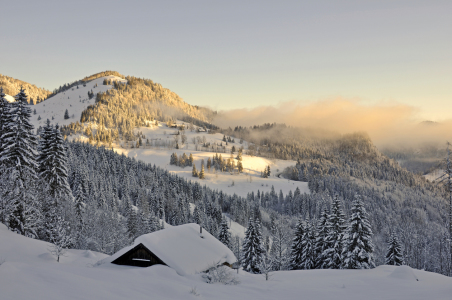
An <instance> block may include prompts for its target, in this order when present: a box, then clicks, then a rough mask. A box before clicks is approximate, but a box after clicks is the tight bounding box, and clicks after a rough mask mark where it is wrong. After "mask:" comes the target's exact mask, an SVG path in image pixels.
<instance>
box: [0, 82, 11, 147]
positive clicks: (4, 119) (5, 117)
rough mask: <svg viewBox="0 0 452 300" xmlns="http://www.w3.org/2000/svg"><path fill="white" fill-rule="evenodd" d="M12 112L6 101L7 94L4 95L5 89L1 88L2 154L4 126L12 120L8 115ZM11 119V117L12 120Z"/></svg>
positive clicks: (0, 145)
mask: <svg viewBox="0 0 452 300" xmlns="http://www.w3.org/2000/svg"><path fill="white" fill-rule="evenodd" d="M9 111H10V104H9V102H8V101H6V99H5V93H3V87H0V153H1V152H2V149H3V147H2V145H3V142H2V141H3V139H2V133H3V125H4V124H5V123H7V122H10V121H11V120H8V115H10V113H9ZM10 118H11V117H9V119H10Z"/></svg>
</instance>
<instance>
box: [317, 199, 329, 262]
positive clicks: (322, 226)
mask: <svg viewBox="0 0 452 300" xmlns="http://www.w3.org/2000/svg"><path fill="white" fill-rule="evenodd" d="M328 219H329V218H328V212H327V210H326V208H325V209H323V210H322V213H321V214H320V219H319V221H318V226H317V229H318V230H317V235H316V249H315V253H316V268H317V269H324V268H327V266H326V265H325V257H324V252H325V250H326V249H327V248H328V242H327V237H328V229H329V227H330V226H329V223H328Z"/></svg>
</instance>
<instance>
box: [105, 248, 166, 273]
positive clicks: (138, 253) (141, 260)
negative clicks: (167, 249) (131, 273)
mask: <svg viewBox="0 0 452 300" xmlns="http://www.w3.org/2000/svg"><path fill="white" fill-rule="evenodd" d="M112 263H114V264H117V265H126V266H135V267H150V266H152V265H157V264H159V265H166V264H165V263H164V262H163V261H162V260H161V259H159V258H158V257H157V256H156V255H155V254H154V253H152V252H151V251H150V250H149V249H147V248H146V247H144V246H142V245H141V244H140V245H138V246H137V247H135V248H133V249H132V250H130V251H128V252H126V253H125V254H123V255H122V256H120V257H118V258H117V259H116V260H114V261H112Z"/></svg>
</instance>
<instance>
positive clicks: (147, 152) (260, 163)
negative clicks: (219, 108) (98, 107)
mask: <svg viewBox="0 0 452 300" xmlns="http://www.w3.org/2000/svg"><path fill="white" fill-rule="evenodd" d="M183 124H184V125H187V124H186V123H183V122H178V125H183ZM136 131H137V132H141V133H142V134H143V135H144V136H145V138H146V139H149V140H150V141H151V143H152V145H153V146H148V147H146V146H143V147H140V148H129V147H127V148H124V147H120V145H116V147H114V150H115V151H116V152H118V153H120V154H121V153H124V154H126V155H128V156H129V157H133V158H135V159H137V160H142V161H144V162H146V163H152V164H155V165H157V166H159V167H161V168H163V169H166V170H168V171H170V172H172V173H175V174H177V175H178V176H181V177H184V178H186V179H188V180H192V181H198V182H199V183H200V184H202V185H204V184H205V185H207V186H209V187H210V188H212V189H218V190H222V191H223V192H225V193H227V194H231V195H232V194H234V193H235V194H237V195H239V196H244V197H245V196H246V195H247V193H249V192H251V191H254V192H255V193H257V191H258V190H259V191H261V192H262V191H264V192H270V191H271V187H272V186H274V188H275V191H276V192H277V193H278V192H279V191H280V190H282V191H283V192H284V194H285V193H288V192H289V191H290V190H292V191H294V190H295V189H296V188H297V187H298V188H299V189H300V191H301V193H309V188H308V184H307V182H300V181H291V180H287V179H284V178H279V176H278V175H279V174H280V173H281V172H282V171H283V170H284V169H285V168H286V167H290V166H294V165H295V164H296V162H295V161H292V160H278V159H275V160H270V159H266V158H263V157H258V156H250V155H245V154H243V160H242V163H243V168H244V170H243V173H241V174H232V175H231V174H230V173H228V172H219V171H217V172H216V171H214V170H213V169H212V170H210V171H208V170H207V169H206V173H205V174H206V178H205V179H199V178H197V177H193V176H192V167H185V168H182V167H178V166H174V165H170V156H171V154H172V153H177V155H178V156H179V157H180V156H182V155H183V153H185V154H186V155H190V153H191V154H192V155H193V158H194V164H195V165H196V168H197V169H198V170H200V169H201V160H204V163H207V160H208V159H209V158H211V159H212V156H213V155H215V154H216V153H215V152H207V151H202V147H201V144H203V143H210V144H218V145H220V144H223V145H225V143H224V142H222V139H223V135H222V134H220V133H216V134H209V133H206V132H198V131H196V130H194V131H190V130H185V135H186V137H187V142H186V143H185V144H181V146H180V149H167V148H165V147H164V146H155V145H159V144H161V145H163V143H164V142H165V141H167V142H170V141H173V139H174V138H175V134H176V133H177V132H178V130H177V129H176V128H168V127H167V125H166V124H162V123H160V124H159V125H158V126H152V127H140V128H138V129H137V130H136ZM194 139H196V140H200V141H202V142H201V143H199V142H198V141H194ZM143 144H145V141H143ZM122 146H126V145H124V144H123V145H122ZM233 146H234V147H235V148H236V149H239V148H240V147H241V146H244V147H245V149H246V147H247V142H246V141H244V142H243V144H240V143H239V141H236V142H235V143H231V142H229V143H228V145H227V146H225V153H218V154H221V155H222V156H223V158H226V159H227V158H229V157H230V155H231V154H230V151H231V148H232V147H233ZM197 149H198V150H197ZM244 153H246V150H245V151H244ZM235 156H237V152H235V153H234V157H235ZM235 161H236V162H237V160H235ZM267 165H268V166H270V168H271V170H272V173H271V175H270V177H269V178H262V177H261V172H262V171H263V170H264V169H265V167H266V166H267Z"/></svg>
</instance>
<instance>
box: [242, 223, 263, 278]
mask: <svg viewBox="0 0 452 300" xmlns="http://www.w3.org/2000/svg"><path fill="white" fill-rule="evenodd" d="M262 242H263V241H262V233H261V229H260V223H259V219H257V218H256V219H255V220H253V218H250V220H249V222H248V228H247V229H246V231H245V240H244V241H243V246H242V258H241V262H242V266H243V270H244V271H246V272H250V273H254V274H258V273H259V272H260V270H259V264H260V262H261V259H262V255H263V253H264V252H265V249H264V247H263V243H262Z"/></svg>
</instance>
